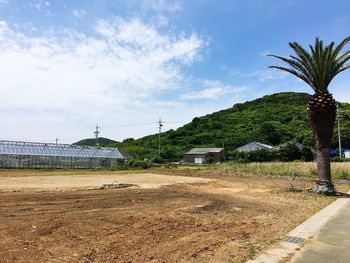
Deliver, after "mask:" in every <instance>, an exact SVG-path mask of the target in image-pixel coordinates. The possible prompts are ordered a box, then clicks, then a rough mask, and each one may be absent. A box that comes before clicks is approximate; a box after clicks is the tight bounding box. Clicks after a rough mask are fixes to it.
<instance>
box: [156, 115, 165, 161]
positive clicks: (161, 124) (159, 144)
mask: <svg viewBox="0 0 350 263" xmlns="http://www.w3.org/2000/svg"><path fill="white" fill-rule="evenodd" d="M157 123H158V129H159V134H158V155H159V157H160V146H161V143H160V134H161V133H162V127H163V123H164V122H162V119H161V118H160V117H159V121H158V122H157Z"/></svg>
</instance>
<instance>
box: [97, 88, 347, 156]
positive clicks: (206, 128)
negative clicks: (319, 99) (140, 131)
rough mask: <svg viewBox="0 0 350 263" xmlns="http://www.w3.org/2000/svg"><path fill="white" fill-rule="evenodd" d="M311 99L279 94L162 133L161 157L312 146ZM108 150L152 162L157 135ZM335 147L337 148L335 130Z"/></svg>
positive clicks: (344, 134)
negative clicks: (205, 150)
mask: <svg viewBox="0 0 350 263" xmlns="http://www.w3.org/2000/svg"><path fill="white" fill-rule="evenodd" d="M309 98H310V95H309V94H306V93H294V92H283V93H277V94H273V95H268V96H264V97H262V98H259V99H256V100H253V101H249V102H245V103H238V104H235V105H233V107H231V108H229V109H226V110H222V111H218V112H214V113H212V114H208V115H206V116H203V117H196V118H194V119H193V120H192V122H190V123H188V124H186V125H184V126H182V127H180V128H178V129H176V130H169V131H167V132H164V133H162V136H161V145H162V148H161V149H162V151H161V154H162V156H163V158H165V159H174V160H176V159H179V158H181V157H182V155H183V153H184V152H185V151H188V150H189V149H191V148H193V147H201V146H202V147H221V146H223V145H225V148H226V150H228V151H231V150H234V149H235V148H237V147H238V146H241V145H243V144H246V143H248V142H251V141H259V142H262V143H267V144H272V145H278V144H280V143H285V142H288V141H290V140H293V139H294V140H296V141H297V142H300V143H303V144H305V145H313V141H312V132H311V128H310V124H309V121H308V119H307V112H306V106H305V105H306V102H307V101H308V99H309ZM341 107H342V110H343V117H342V122H341V124H342V128H341V131H342V143H343V147H344V148H350V104H347V103H342V104H341ZM92 140H93V139H92ZM93 142H94V140H93ZM109 146H118V147H120V148H121V149H122V150H124V151H125V152H128V153H131V154H132V155H134V156H136V157H140V158H145V157H147V158H151V157H152V156H155V155H157V153H158V135H157V134H154V135H149V136H146V137H143V138H140V139H137V140H134V139H132V138H129V139H125V140H124V141H123V142H121V143H118V142H113V143H112V144H110V145H109ZM333 146H334V148H337V147H338V139H337V129H336V127H335V133H334V139H333Z"/></svg>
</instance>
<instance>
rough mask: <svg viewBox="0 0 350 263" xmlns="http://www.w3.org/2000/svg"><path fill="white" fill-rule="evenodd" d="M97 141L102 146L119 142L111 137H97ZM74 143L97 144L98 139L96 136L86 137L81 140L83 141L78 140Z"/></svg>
mask: <svg viewBox="0 0 350 263" xmlns="http://www.w3.org/2000/svg"><path fill="white" fill-rule="evenodd" d="M97 143H98V145H99V146H101V147H109V146H110V145H112V144H116V143H118V142H117V141H114V140H111V139H108V138H103V137H100V138H98V139H97ZM74 145H80V146H82V145H85V146H96V139H95V138H92V139H84V140H81V141H78V142H76V143H74Z"/></svg>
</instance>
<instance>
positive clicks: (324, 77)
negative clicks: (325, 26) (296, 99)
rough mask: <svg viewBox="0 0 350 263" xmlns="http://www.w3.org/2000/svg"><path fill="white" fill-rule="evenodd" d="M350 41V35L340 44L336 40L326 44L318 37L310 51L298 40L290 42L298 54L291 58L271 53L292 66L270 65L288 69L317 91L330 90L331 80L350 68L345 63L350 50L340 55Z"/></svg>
mask: <svg viewBox="0 0 350 263" xmlns="http://www.w3.org/2000/svg"><path fill="white" fill-rule="evenodd" d="M349 42H350V37H347V38H345V39H344V40H343V41H342V42H341V43H340V44H339V45H338V46H336V47H335V48H334V46H335V43H334V42H331V43H330V44H329V45H327V46H324V44H323V40H321V39H320V38H319V37H317V38H316V40H315V44H314V46H311V45H310V51H311V52H310V53H309V52H308V51H306V50H305V49H304V48H303V47H302V46H301V45H299V44H298V43H297V42H290V43H289V46H290V47H291V48H292V49H293V50H294V52H295V54H296V56H293V55H291V56H289V58H286V57H281V56H277V55H269V56H272V57H275V58H277V59H280V60H282V61H283V62H285V63H287V64H288V65H290V66H291V67H292V68H285V67H280V66H270V67H269V68H276V69H280V70H283V71H287V72H289V73H291V74H292V75H295V76H296V77H298V78H300V79H302V80H303V81H305V82H306V83H307V84H308V85H310V86H311V88H312V89H313V90H314V91H315V92H316V93H320V92H328V86H329V83H330V82H331V80H332V79H333V78H334V77H335V76H336V75H338V74H339V73H340V72H342V71H344V70H346V69H348V68H350V65H348V64H345V63H346V62H347V61H349V60H350V51H346V52H345V53H343V54H341V55H339V53H340V51H341V50H342V49H343V48H344V46H345V45H346V44H347V43H349Z"/></svg>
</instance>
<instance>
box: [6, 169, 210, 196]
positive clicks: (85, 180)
mask: <svg viewBox="0 0 350 263" xmlns="http://www.w3.org/2000/svg"><path fill="white" fill-rule="evenodd" d="M208 181H210V179H204V178H198V177H197V178H196V177H185V176H169V175H161V174H152V173H142V174H141V173H136V174H132V173H130V174H117V173H114V174H99V173H94V174H90V175H84V174H83V175H81V174H80V175H79V174H78V175H51V176H47V175H41V176H40V175H38V176H35V175H31V176H28V175H27V176H15V177H12V176H1V177H0V191H2V192H4V191H7V192H8V191H19V190H20V191H22V192H23V191H43V190H68V189H71V190H72V189H84V188H85V189H98V188H100V187H101V186H102V185H103V184H111V183H113V182H118V183H126V184H135V185H137V187H138V188H158V187H160V186H162V185H170V184H178V183H196V182H208Z"/></svg>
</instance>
